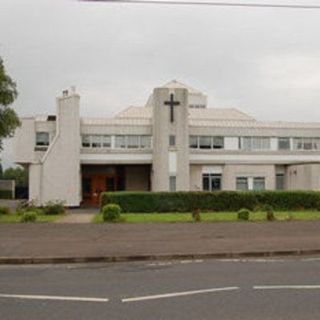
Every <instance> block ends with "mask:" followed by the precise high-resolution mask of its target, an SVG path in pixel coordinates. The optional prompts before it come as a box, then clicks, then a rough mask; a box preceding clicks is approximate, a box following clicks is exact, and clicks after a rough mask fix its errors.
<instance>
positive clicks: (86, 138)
mask: <svg viewBox="0 0 320 320" xmlns="http://www.w3.org/2000/svg"><path fill="white" fill-rule="evenodd" d="M82 147H84V148H89V147H90V136H89V135H88V134H85V135H83V136H82Z"/></svg>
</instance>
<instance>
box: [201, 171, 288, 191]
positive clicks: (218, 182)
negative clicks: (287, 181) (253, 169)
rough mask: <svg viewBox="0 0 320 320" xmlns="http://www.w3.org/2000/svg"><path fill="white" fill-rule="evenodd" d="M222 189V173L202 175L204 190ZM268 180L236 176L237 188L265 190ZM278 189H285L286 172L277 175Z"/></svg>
mask: <svg viewBox="0 0 320 320" xmlns="http://www.w3.org/2000/svg"><path fill="white" fill-rule="evenodd" d="M221 189H222V175H221V174H212V173H205V174H203V175H202V190H204V191H218V190H221ZM265 189H266V181H265V177H246V176H243V177H237V178H236V190H239V191H247V190H255V191H259V190H265ZM276 189H277V190H283V189H284V174H282V173H280V174H277V175H276Z"/></svg>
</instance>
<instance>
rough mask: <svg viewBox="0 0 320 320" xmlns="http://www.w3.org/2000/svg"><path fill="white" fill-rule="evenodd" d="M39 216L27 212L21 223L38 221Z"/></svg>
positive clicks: (23, 215)
mask: <svg viewBox="0 0 320 320" xmlns="http://www.w3.org/2000/svg"><path fill="white" fill-rule="evenodd" d="M37 217H38V214H37V213H36V212H33V211H26V212H24V213H23V214H22V216H21V219H20V221H21V222H35V221H36V220H37Z"/></svg>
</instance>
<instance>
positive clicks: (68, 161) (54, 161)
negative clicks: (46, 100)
mask: <svg viewBox="0 0 320 320" xmlns="http://www.w3.org/2000/svg"><path fill="white" fill-rule="evenodd" d="M79 100H80V97H79V96H78V95H77V94H74V93H73V94H71V95H68V96H64V97H61V98H58V99H57V121H58V125H57V134H56V137H55V138H54V140H53V142H52V143H51V145H50V147H49V148H48V150H47V153H46V154H45V156H44V157H43V159H42V177H41V178H42V179H41V190H40V191H41V193H40V194H41V197H40V199H41V203H42V204H44V203H46V202H48V201H50V200H61V201H64V203H65V205H67V206H78V205H79V204H80V200H81V195H80V188H81V184H80V148H79V146H80V117H79Z"/></svg>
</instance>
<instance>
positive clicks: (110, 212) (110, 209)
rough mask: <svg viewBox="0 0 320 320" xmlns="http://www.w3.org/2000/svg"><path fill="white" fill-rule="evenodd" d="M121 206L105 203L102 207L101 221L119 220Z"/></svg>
mask: <svg viewBox="0 0 320 320" xmlns="http://www.w3.org/2000/svg"><path fill="white" fill-rule="evenodd" d="M120 214H121V208H120V206H118V205H117V204H113V203H110V204H107V205H105V206H104V207H103V208H102V218H103V221H110V222H115V221H120Z"/></svg>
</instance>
